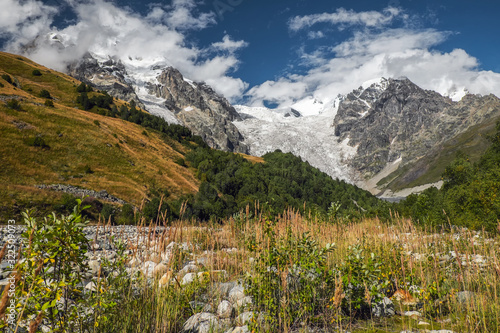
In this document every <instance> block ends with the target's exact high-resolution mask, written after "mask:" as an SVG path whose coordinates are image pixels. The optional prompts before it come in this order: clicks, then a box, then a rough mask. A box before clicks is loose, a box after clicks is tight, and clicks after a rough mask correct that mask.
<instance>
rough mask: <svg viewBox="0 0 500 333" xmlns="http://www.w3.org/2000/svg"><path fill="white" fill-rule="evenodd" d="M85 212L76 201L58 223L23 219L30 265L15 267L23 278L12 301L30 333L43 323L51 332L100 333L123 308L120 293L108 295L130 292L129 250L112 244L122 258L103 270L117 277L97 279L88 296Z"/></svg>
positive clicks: (50, 219)
mask: <svg viewBox="0 0 500 333" xmlns="http://www.w3.org/2000/svg"><path fill="white" fill-rule="evenodd" d="M85 208H87V207H83V208H82V207H81V200H77V206H75V207H74V209H73V212H72V213H71V214H70V215H68V216H61V218H57V216H56V215H55V214H52V215H49V216H48V217H46V218H45V219H44V220H43V221H37V220H36V219H35V218H33V217H31V216H30V215H29V214H28V213H23V217H24V221H25V223H26V226H27V230H26V232H25V233H23V235H22V238H23V242H24V244H26V245H27V246H26V247H23V250H22V251H21V257H22V258H24V259H25V260H23V261H21V262H19V264H18V265H17V266H16V269H17V272H18V274H19V276H21V277H22V278H21V279H19V282H18V283H17V284H16V287H15V298H12V299H15V300H16V302H15V303H14V304H15V310H16V312H17V316H18V317H16V319H17V320H22V321H28V323H29V324H30V332H35V331H37V332H38V330H37V328H38V329H40V324H41V322H42V320H41V319H43V324H44V325H45V327H46V328H47V329H48V330H49V331H50V332H95V331H96V328H97V327H99V326H100V325H105V324H106V322H107V314H108V313H111V312H112V311H113V309H114V307H115V306H116V305H117V304H118V302H119V296H118V295H117V294H116V293H114V292H107V291H108V290H110V289H113V290H114V291H115V292H116V291H119V290H120V289H119V288H120V286H127V284H126V283H124V282H125V281H126V272H125V265H124V263H125V260H124V258H125V257H124V255H123V253H124V252H123V251H124V247H123V245H121V244H119V243H115V242H113V240H112V242H113V244H116V245H115V246H116V247H117V248H118V250H117V253H118V257H117V259H116V260H115V261H114V262H113V263H111V262H110V261H108V260H104V261H103V262H102V269H103V270H106V271H110V272H111V271H112V272H114V273H115V274H114V275H113V276H110V277H109V278H108V279H103V278H102V277H99V278H97V279H96V278H92V282H93V283H94V284H95V290H94V291H93V292H88V290H85V288H84V287H85V285H86V283H87V282H88V280H87V279H88V277H87V275H88V274H87V273H88V271H89V266H88V264H87V257H86V253H87V250H88V248H89V241H88V239H87V237H86V235H85V233H84V231H83V228H84V227H85V226H86V225H87V224H88V221H85V220H83V219H82V214H81V213H82V210H83V209H85ZM89 309H92V315H91V316H89V315H88V310H89ZM38 319H40V320H38ZM5 324H6V323H5V322H1V321H0V328H6V326H5Z"/></svg>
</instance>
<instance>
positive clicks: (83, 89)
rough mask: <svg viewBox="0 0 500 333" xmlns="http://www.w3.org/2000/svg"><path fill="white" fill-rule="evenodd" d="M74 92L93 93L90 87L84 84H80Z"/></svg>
mask: <svg viewBox="0 0 500 333" xmlns="http://www.w3.org/2000/svg"><path fill="white" fill-rule="evenodd" d="M76 91H77V92H79V93H84V92H91V91H94V89H92V87H91V86H90V85H87V84H85V83H83V82H82V83H80V85H79V86H78V87H76Z"/></svg>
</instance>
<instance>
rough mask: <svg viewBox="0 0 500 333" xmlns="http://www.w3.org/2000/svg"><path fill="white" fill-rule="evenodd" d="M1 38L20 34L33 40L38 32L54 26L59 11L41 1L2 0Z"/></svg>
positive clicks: (0, 6) (0, 4) (0, 15)
mask: <svg viewBox="0 0 500 333" xmlns="http://www.w3.org/2000/svg"><path fill="white" fill-rule="evenodd" d="M0 8H2V10H1V11H0V36H1V37H4V38H5V37H7V38H8V37H10V36H11V35H12V34H20V35H23V36H26V37H27V38H33V37H35V36H36V35H37V33H38V31H39V30H41V29H43V28H45V27H47V26H50V25H51V24H52V17H53V16H54V14H56V12H57V10H56V9H55V8H53V7H50V6H46V5H44V4H43V3H42V2H41V1H35V0H27V1H22V2H20V1H19V0H0Z"/></svg>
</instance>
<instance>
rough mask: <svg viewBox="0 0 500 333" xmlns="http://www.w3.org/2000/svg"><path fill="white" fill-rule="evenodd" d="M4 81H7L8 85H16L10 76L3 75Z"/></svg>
mask: <svg viewBox="0 0 500 333" xmlns="http://www.w3.org/2000/svg"><path fill="white" fill-rule="evenodd" d="M2 79H4V80H5V81H7V83H10V84H14V82H13V81H12V78H11V77H10V75H8V74H2Z"/></svg>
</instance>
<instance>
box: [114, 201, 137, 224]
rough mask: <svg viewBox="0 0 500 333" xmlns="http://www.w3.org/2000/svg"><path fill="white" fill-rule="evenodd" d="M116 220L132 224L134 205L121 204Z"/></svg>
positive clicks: (120, 222)
mask: <svg viewBox="0 0 500 333" xmlns="http://www.w3.org/2000/svg"><path fill="white" fill-rule="evenodd" d="M117 220H118V224H134V223H135V214H134V207H132V205H130V204H125V205H123V206H122V209H121V212H120V214H119V216H118V219H117Z"/></svg>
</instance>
